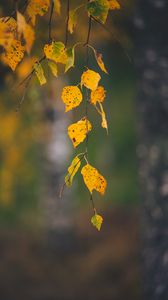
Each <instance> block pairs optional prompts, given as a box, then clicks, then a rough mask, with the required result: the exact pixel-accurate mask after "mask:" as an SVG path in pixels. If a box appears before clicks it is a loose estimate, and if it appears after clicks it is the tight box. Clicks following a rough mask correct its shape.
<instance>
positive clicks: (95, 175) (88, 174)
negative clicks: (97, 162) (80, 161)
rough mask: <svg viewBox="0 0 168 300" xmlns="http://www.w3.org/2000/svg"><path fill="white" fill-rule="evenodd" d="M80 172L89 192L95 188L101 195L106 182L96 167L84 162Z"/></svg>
mask: <svg viewBox="0 0 168 300" xmlns="http://www.w3.org/2000/svg"><path fill="white" fill-rule="evenodd" d="M81 174H82V175H83V180H84V182H85V184H86V186H87V188H88V190H89V191H90V193H91V194H92V191H93V190H96V191H97V192H99V193H100V194H102V195H103V194H104V193H105V189H106V186H107V182H106V180H105V178H104V177H103V176H102V175H101V174H100V173H99V172H98V171H97V169H95V168H94V167H92V166H91V165H90V164H86V165H85V166H84V167H83V168H82V170H81Z"/></svg>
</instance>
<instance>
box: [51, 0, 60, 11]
mask: <svg viewBox="0 0 168 300" xmlns="http://www.w3.org/2000/svg"><path fill="white" fill-rule="evenodd" d="M53 1H54V10H55V12H56V14H57V15H60V13H61V1H60V0H53Z"/></svg>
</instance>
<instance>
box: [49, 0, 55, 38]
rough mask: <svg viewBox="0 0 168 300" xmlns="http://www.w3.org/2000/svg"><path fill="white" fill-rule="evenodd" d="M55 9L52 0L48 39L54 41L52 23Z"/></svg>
mask: <svg viewBox="0 0 168 300" xmlns="http://www.w3.org/2000/svg"><path fill="white" fill-rule="evenodd" d="M53 10H54V1H53V0H52V1H51V10H50V17H49V23H48V41H49V42H51V41H52V36H51V29H52V28H51V25H52V16H53Z"/></svg>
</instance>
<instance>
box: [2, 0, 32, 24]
mask: <svg viewBox="0 0 168 300" xmlns="http://www.w3.org/2000/svg"><path fill="white" fill-rule="evenodd" d="M28 4H29V1H28V0H26V1H25V2H24V3H23V5H22V6H21V7H20V8H19V9H23V12H22V13H24V12H25V10H26V7H27V5H28ZM17 6H18V5H17ZM16 12H17V8H15V9H14V10H13V11H12V12H11V14H10V16H9V17H8V18H7V19H6V20H5V23H6V22H8V21H9V20H10V19H11V18H12V17H14V16H15V15H16Z"/></svg>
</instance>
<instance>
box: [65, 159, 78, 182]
mask: <svg viewBox="0 0 168 300" xmlns="http://www.w3.org/2000/svg"><path fill="white" fill-rule="evenodd" d="M80 165H81V161H80V159H79V157H78V155H77V156H76V157H75V158H74V159H73V161H72V162H71V165H70V166H69V168H68V174H67V175H66V176H65V183H66V185H67V186H68V187H70V186H71V185H72V181H73V178H74V176H75V174H76V173H77V171H78V169H79V168H80Z"/></svg>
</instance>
